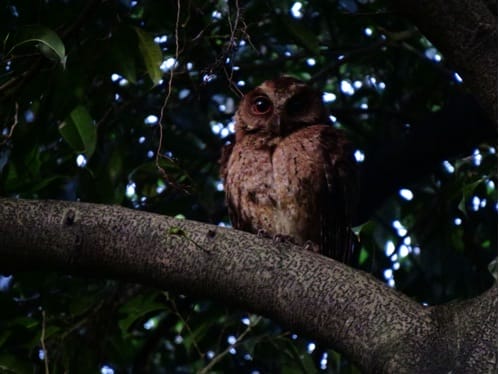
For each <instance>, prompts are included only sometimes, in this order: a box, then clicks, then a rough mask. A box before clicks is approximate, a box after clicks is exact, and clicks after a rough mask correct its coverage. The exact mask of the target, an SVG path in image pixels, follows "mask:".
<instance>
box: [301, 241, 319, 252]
mask: <svg viewBox="0 0 499 374" xmlns="http://www.w3.org/2000/svg"><path fill="white" fill-rule="evenodd" d="M303 249H304V250H306V251H311V252H314V253H319V252H320V248H319V246H318V245H317V244H316V243H314V242H313V241H311V240H307V241H306V242H305V243H304V244H303Z"/></svg>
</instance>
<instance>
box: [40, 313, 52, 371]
mask: <svg viewBox="0 0 499 374" xmlns="http://www.w3.org/2000/svg"><path fill="white" fill-rule="evenodd" d="M45 322H46V321H45V311H44V310H42V333H41V335H40V344H41V346H42V350H43V363H44V365H45V374H49V373H50V371H49V354H48V352H47V347H45Z"/></svg>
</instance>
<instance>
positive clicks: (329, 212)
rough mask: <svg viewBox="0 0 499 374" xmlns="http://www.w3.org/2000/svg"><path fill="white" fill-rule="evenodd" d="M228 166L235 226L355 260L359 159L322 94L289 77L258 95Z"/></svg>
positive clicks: (238, 121) (244, 109)
mask: <svg viewBox="0 0 499 374" xmlns="http://www.w3.org/2000/svg"><path fill="white" fill-rule="evenodd" d="M220 164H221V165H220V166H221V167H220V174H221V177H222V180H223V183H224V189H225V194H226V202H227V206H228V210H229V217H230V219H231V222H232V225H233V227H234V228H236V229H240V230H244V231H249V232H252V233H266V234H268V235H272V236H274V237H281V238H290V240H291V241H292V242H294V243H296V244H298V245H305V247H306V248H309V249H312V250H314V251H316V252H320V253H321V254H324V255H326V256H329V257H333V258H335V259H337V260H340V261H343V262H348V261H349V260H350V258H351V253H352V250H353V249H352V248H353V242H352V241H353V234H352V232H351V221H352V215H353V213H354V210H355V195H356V193H355V190H356V179H357V178H356V166H355V160H354V157H353V154H352V150H351V146H350V143H349V142H348V141H347V139H346V137H345V135H344V133H343V132H342V131H340V130H338V129H336V128H334V127H333V126H332V125H331V123H330V119H329V116H328V113H327V110H326V108H325V107H324V104H323V101H322V95H321V93H320V92H318V91H316V90H314V89H312V88H311V87H310V86H308V85H307V84H305V83H304V82H302V81H300V80H297V79H294V78H291V77H287V76H284V77H280V78H277V79H275V80H268V81H265V82H263V83H262V84H261V85H260V86H258V87H257V88H255V89H254V90H252V91H250V92H249V93H248V94H246V95H245V96H244V97H243V99H242V101H241V102H240V104H239V107H238V109H237V111H236V114H235V141H234V143H233V144H230V145H228V146H226V147H225V148H224V150H223V151H222V157H221V161H220Z"/></svg>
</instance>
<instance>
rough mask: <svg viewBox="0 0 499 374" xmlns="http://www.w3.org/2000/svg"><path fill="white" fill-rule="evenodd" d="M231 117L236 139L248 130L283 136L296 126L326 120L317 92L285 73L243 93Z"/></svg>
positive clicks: (267, 135) (327, 119)
mask: <svg viewBox="0 0 499 374" xmlns="http://www.w3.org/2000/svg"><path fill="white" fill-rule="evenodd" d="M235 119H236V139H237V138H238V137H241V136H244V135H245V134H249V133H255V134H261V135H264V136H266V137H270V138H273V137H285V136H286V135H289V134H290V133H292V132H293V131H295V130H297V129H299V128H302V127H306V126H311V125H317V124H321V123H322V124H325V123H328V122H329V118H328V115H327V111H326V108H325V107H324V104H323V102H322V95H321V93H320V92H318V91H316V90H314V89H313V88H311V87H310V86H308V85H307V84H305V83H304V82H302V81H300V80H298V79H295V78H292V77H288V76H283V77H280V78H277V79H274V80H268V81H265V82H263V83H262V84H261V85H260V86H258V87H256V88H255V89H254V90H252V91H250V92H249V93H247V94H246V95H245V96H244V97H243V99H242V101H241V103H240V104H239V108H238V109H237V112H236V116H235Z"/></svg>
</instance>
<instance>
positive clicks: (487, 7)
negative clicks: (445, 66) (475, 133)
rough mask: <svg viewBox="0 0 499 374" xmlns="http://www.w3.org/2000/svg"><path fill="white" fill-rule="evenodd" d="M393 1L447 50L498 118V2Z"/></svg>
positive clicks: (451, 61) (493, 117) (447, 55)
mask: <svg viewBox="0 0 499 374" xmlns="http://www.w3.org/2000/svg"><path fill="white" fill-rule="evenodd" d="M392 3H393V7H394V8H395V9H398V10H399V11H400V12H401V13H402V14H404V15H406V16H408V17H409V18H411V20H412V21H414V23H415V24H416V25H417V26H418V28H419V29H420V30H421V32H422V33H423V34H424V35H425V36H426V37H427V38H428V39H429V40H430V41H431V42H432V43H433V44H434V45H435V46H436V47H437V48H438V49H439V50H440V51H441V52H442V53H443V55H444V56H445V58H446V59H447V60H448V61H449V64H450V65H452V66H453V67H454V68H455V69H456V70H457V71H458V72H459V74H460V75H461V76H462V77H463V79H464V83H465V84H466V85H467V86H468V87H469V88H470V90H471V91H472V92H473V94H474V95H476V97H477V99H478V101H479V102H480V104H481V106H482V107H483V109H484V110H485V111H486V112H487V114H488V116H489V119H490V120H491V121H496V120H497V2H492V1H488V0H487V1H483V0H479V1H476V0H464V1H463V0H439V1H432V0H401V1H392ZM493 9H495V10H496V11H493Z"/></svg>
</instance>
